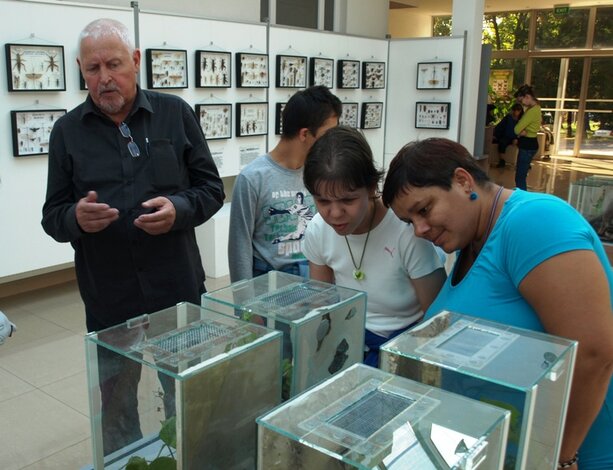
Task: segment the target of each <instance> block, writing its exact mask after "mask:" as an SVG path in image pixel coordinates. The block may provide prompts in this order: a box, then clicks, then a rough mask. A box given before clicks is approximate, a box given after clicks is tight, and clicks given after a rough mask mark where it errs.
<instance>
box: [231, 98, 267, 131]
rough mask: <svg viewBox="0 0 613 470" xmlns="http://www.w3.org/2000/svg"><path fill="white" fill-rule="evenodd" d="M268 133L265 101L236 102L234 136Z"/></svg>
mask: <svg viewBox="0 0 613 470" xmlns="http://www.w3.org/2000/svg"><path fill="white" fill-rule="evenodd" d="M266 134H268V103H267V102H266V101H260V102H249V103H236V137H248V136H254V135H266Z"/></svg>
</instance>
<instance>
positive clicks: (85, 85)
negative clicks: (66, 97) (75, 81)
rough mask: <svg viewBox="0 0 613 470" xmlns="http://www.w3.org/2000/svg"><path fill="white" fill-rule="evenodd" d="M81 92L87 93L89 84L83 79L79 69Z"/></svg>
mask: <svg viewBox="0 0 613 470" xmlns="http://www.w3.org/2000/svg"><path fill="white" fill-rule="evenodd" d="M79 90H82V91H87V82H86V81H85V79H84V78H83V74H82V73H81V69H79Z"/></svg>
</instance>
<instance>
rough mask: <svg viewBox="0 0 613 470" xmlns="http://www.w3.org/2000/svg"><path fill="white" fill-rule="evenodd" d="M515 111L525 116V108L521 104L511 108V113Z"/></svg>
mask: <svg viewBox="0 0 613 470" xmlns="http://www.w3.org/2000/svg"><path fill="white" fill-rule="evenodd" d="M513 111H520V112H521V113H522V114H523V112H524V107H523V106H522V105H521V104H520V103H515V104H513V106H511V112H513Z"/></svg>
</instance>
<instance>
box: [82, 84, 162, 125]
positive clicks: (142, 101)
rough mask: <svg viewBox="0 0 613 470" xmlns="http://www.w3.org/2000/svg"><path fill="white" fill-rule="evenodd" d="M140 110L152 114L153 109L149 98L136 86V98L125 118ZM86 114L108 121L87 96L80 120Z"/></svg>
mask: <svg viewBox="0 0 613 470" xmlns="http://www.w3.org/2000/svg"><path fill="white" fill-rule="evenodd" d="M140 108H143V109H144V110H145V111H148V112H150V113H153V107H152V106H151V103H150V101H149V98H148V97H147V95H146V94H145V92H144V91H143V90H141V88H140V87H139V86H138V85H136V97H135V98H134V104H132V109H131V110H130V112H129V113H128V116H127V118H129V117H131V116H132V115H134V114H135V113H136V112H137V111H138V110H139V109H140ZM88 114H95V115H97V116H100V117H104V118H106V119H110V118H109V117H108V116H107V115H106V114H104V113H103V112H102V111H101V110H100V108H98V106H96V103H94V100H92V97H91V96H90V95H89V94H88V95H87V98H86V99H85V102H84V103H83V108H82V109H81V120H82V119H83V118H84V117H85V116H87V115H88ZM127 118H126V120H127Z"/></svg>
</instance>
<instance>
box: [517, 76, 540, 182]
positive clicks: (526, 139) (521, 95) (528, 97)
mask: <svg viewBox="0 0 613 470" xmlns="http://www.w3.org/2000/svg"><path fill="white" fill-rule="evenodd" d="M515 98H516V99H517V101H519V103H521V105H522V106H523V107H524V114H523V116H522V117H521V118H520V119H519V121H518V122H517V124H516V125H515V134H516V135H517V136H518V141H517V147H518V148H519V153H518V154H517V164H516V166H515V186H517V187H518V188H519V189H523V190H524V191H525V190H526V189H527V187H526V177H527V176H528V170H529V169H530V162H531V161H532V158H533V157H534V155H535V154H536V151H537V150H538V148H539V144H538V141H537V140H536V133H537V132H538V131H539V129H540V128H541V106H540V105H539V102H538V99H537V98H536V95H535V94H534V89H533V88H532V87H531V86H530V85H522V86H520V87H519V89H518V90H517V91H516V92H515Z"/></svg>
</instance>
